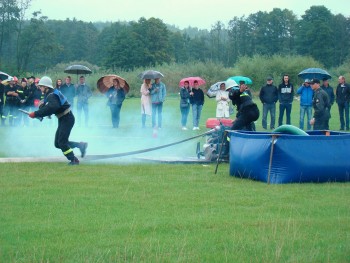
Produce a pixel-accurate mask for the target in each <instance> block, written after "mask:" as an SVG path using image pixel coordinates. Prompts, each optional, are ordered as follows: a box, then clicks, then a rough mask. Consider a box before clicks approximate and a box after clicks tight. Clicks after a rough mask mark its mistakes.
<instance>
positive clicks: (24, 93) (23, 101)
mask: <svg viewBox="0 0 350 263" xmlns="http://www.w3.org/2000/svg"><path fill="white" fill-rule="evenodd" d="M17 93H18V98H19V102H20V103H19V108H20V109H22V110H25V111H29V107H28V106H27V99H28V96H29V89H28V87H27V86H26V87H23V86H20V87H18V89H17ZM22 118H23V125H25V126H28V124H29V120H28V118H27V117H26V116H25V115H24V114H19V115H18V118H17V122H18V124H19V125H21V122H22Z"/></svg>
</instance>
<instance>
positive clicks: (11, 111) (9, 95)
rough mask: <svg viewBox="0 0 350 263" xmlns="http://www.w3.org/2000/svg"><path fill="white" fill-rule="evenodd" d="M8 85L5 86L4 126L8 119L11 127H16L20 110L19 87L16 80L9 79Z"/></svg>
mask: <svg viewBox="0 0 350 263" xmlns="http://www.w3.org/2000/svg"><path fill="white" fill-rule="evenodd" d="M6 81H7V82H6V83H8V84H7V85H6V86H5V97H6V101H5V106H4V113H3V115H2V121H3V124H5V119H6V118H8V121H9V125H10V126H15V125H16V124H17V121H16V119H17V116H18V108H19V100H20V99H19V95H18V92H17V89H18V86H16V85H15V82H14V78H13V77H9V78H8V79H7V80H6Z"/></svg>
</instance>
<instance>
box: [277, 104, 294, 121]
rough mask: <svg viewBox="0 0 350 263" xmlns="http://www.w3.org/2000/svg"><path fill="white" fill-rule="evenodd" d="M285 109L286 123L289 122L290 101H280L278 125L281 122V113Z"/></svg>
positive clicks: (282, 113)
mask: <svg viewBox="0 0 350 263" xmlns="http://www.w3.org/2000/svg"><path fill="white" fill-rule="evenodd" d="M284 111H286V117H287V124H290V113H291V112H292V103H280V115H279V118H278V126H281V125H282V124H283V115H284Z"/></svg>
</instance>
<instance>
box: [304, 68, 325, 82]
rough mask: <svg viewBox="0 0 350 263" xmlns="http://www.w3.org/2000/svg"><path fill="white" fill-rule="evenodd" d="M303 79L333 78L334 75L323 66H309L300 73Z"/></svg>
mask: <svg viewBox="0 0 350 263" xmlns="http://www.w3.org/2000/svg"><path fill="white" fill-rule="evenodd" d="M298 76H299V77H300V78H302V79H331V78H332V76H331V75H330V74H329V73H328V72H327V71H325V70H324V69H321V68H307V69H304V70H303V71H302V72H300V73H299V74H298Z"/></svg>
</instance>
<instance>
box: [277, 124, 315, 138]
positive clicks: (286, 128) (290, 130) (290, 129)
mask: <svg viewBox="0 0 350 263" xmlns="http://www.w3.org/2000/svg"><path fill="white" fill-rule="evenodd" d="M272 132H279V133H287V134H293V135H304V136H309V134H307V133H306V132H304V131H303V130H302V129H299V128H298V127H295V126H293V125H288V124H285V125H281V126H279V127H278V128H276V129H274V130H273V131H272Z"/></svg>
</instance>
